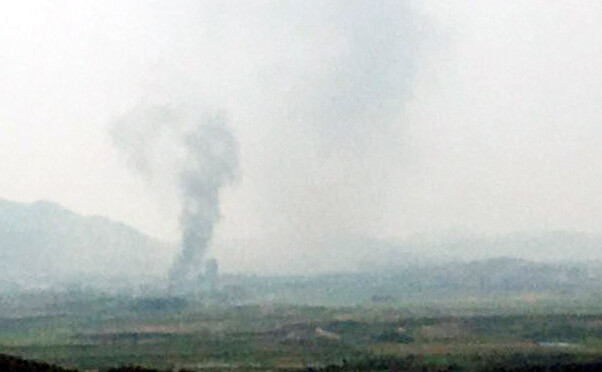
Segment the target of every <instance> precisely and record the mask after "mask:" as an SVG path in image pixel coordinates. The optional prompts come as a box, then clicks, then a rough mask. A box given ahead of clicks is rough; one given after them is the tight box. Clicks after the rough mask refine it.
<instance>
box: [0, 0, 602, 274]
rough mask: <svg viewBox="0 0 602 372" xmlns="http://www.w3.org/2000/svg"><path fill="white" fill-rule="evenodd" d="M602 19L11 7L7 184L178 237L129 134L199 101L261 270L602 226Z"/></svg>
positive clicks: (1, 186)
mask: <svg viewBox="0 0 602 372" xmlns="http://www.w3.org/2000/svg"><path fill="white" fill-rule="evenodd" d="M600 19H602V2H599V1H594V0H591V1H577V0H570V1H569V0H567V1H560V0H553V1H552V0H545V1H544V0H541V1H540V0H530V1H507V0H499V1H495V0H490V1H477V0H457V1H448V0H441V1H434V0H426V1H406V2H404V1H373V0H365V1H343V0H341V1H307V0H303V1H259V0H258V1H243V0H241V1H197V0H195V1H192V0H191V1H97V2H92V1H85V2H84V1H61V0H55V1H11V2H9V1H5V2H1V3H0V197H2V198H6V199H11V200H19V201H33V200H37V199H48V200H52V201H55V202H58V203H60V204H62V205H64V206H65V207H67V208H69V209H71V210H74V211H76V212H78V213H82V214H86V215H92V214H95V215H96V214H98V215H104V216H108V217H111V218H113V219H116V220H119V221H123V222H125V223H127V224H130V225H132V226H134V227H136V228H138V229H140V230H142V231H144V232H146V233H148V234H150V235H152V236H155V237H158V238H161V239H163V240H167V241H177V239H178V236H179V231H178V225H177V215H178V203H177V193H176V190H175V188H174V187H173V185H169V183H168V182H165V183H162V182H153V183H150V184H149V183H147V182H146V181H145V180H144V179H142V178H140V177H139V176H138V175H137V174H135V173H134V172H131V170H130V169H128V168H127V166H126V164H125V162H124V161H123V159H122V158H121V157H120V154H119V152H118V151H117V149H115V147H114V146H113V145H112V143H111V139H110V136H109V135H108V128H109V127H110V125H111V122H112V121H113V120H114V119H115V118H116V117H119V116H120V115H122V114H123V113H125V112H128V111H130V110H132V109H133V108H134V107H136V106H139V105H150V104H175V105H177V104H181V103H185V104H194V105H201V106H202V107H207V108H208V109H210V110H214V109H217V110H223V111H224V112H225V113H226V114H227V116H228V118H229V125H230V127H231V128H232V130H233V132H234V134H235V135H236V137H237V139H238V141H239V144H240V161H241V177H240V178H239V180H238V182H237V183H236V184H235V185H234V186H232V187H229V188H228V189H227V190H225V191H224V193H223V195H222V196H223V198H222V201H223V203H222V207H221V210H222V215H223V217H222V219H221V222H220V225H219V227H218V232H217V237H216V244H217V245H219V244H220V242H226V241H253V242H255V243H254V245H253V249H249V248H245V247H243V246H241V247H239V248H236V249H235V250H230V251H227V252H228V253H227V254H228V255H230V256H232V254H233V253H236V254H237V255H238V256H240V257H242V258H240V260H242V261H245V260H246V261H245V262H261V261H262V260H265V259H266V258H268V257H271V258H273V259H275V260H276V261H278V260H282V262H285V261H286V260H287V257H289V258H290V257H296V255H297V256H299V255H301V256H303V255H307V254H314V253H315V254H318V255H319V250H320V246H319V244H317V245H316V246H313V247H312V245H311V244H307V243H306V242H307V241H315V240H320V239H321V238H322V237H324V236H348V235H353V236H357V235H366V236H371V237H376V238H403V237H407V236H409V235H412V234H416V233H425V232H426V233H430V232H440V231H449V230H454V231H468V232H475V233H487V234H489V233H505V232H510V231H517V230H520V231H524V230H556V229H563V230H577V231H593V232H602V196H601V195H602V193H601V191H600V190H602V122H601V118H602V22H600ZM308 252H309V253H308ZM215 254H216V255H217V256H220V253H219V252H217V253H215ZM223 254H224V255H225V254H226V253H223ZM224 259H226V258H224ZM231 264H232V265H236V264H237V262H236V261H231Z"/></svg>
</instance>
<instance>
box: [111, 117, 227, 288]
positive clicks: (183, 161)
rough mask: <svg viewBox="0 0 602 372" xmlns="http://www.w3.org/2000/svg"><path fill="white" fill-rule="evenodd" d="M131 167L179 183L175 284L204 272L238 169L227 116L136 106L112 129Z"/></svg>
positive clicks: (171, 279) (117, 143)
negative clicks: (222, 202) (224, 197)
mask: <svg viewBox="0 0 602 372" xmlns="http://www.w3.org/2000/svg"><path fill="white" fill-rule="evenodd" d="M110 134H111V138H112V139H113V142H114V143H115V145H116V146H117V147H118V148H119V149H120V150H121V151H122V152H123V154H124V155H125V157H126V160H127V162H128V164H129V165H130V166H131V167H132V168H133V169H135V170H136V171H137V172H139V173H140V174H142V175H143V176H144V177H145V178H147V179H153V178H158V177H161V178H164V179H167V180H171V182H175V183H177V185H176V186H177V189H178V191H179V193H180V202H181V209H180V228H181V233H182V242H181V250H180V252H179V254H178V256H177V257H176V258H175V261H174V264H173V266H172V268H171V270H170V273H169V276H170V282H171V285H172V286H178V285H181V284H182V283H185V282H186V281H188V280H190V279H192V278H193V277H194V276H196V275H198V274H199V271H200V268H201V267H202V261H203V258H204V255H205V252H206V250H207V248H208V246H209V244H210V242H211V238H212V235H213V230H214V227H215V225H216V223H217V221H218V219H219V193H220V190H221V188H222V187H223V186H225V185H228V184H229V183H231V182H232V181H233V180H234V179H235V178H236V174H237V171H238V145H237V142H236V139H235V138H234V136H233V135H232V133H231V132H230V131H229V130H228V128H227V126H226V125H225V118H224V116H223V115H206V114H205V115H194V114H193V115H190V114H186V113H185V112H184V111H183V110H177V109H173V108H171V107H165V106H152V107H146V108H137V109H135V110H133V111H132V112H130V113H128V114H126V115H124V116H122V117H120V118H119V119H118V120H116V121H115V122H114V123H113V126H112V127H111V130H110Z"/></svg>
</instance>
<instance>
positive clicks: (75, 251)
mask: <svg viewBox="0 0 602 372" xmlns="http://www.w3.org/2000/svg"><path fill="white" fill-rule="evenodd" d="M173 252H174V251H173V248H172V247H170V246H169V245H168V244H165V243H163V242H159V241H157V240H155V239H152V238H150V237H148V236H146V235H144V234H143V233H141V232H139V231H137V230H135V229H133V228H131V227H128V226H126V225H125V224H122V223H119V222H115V221H112V220H110V219H107V218H104V217H98V216H92V217H87V216H81V215H78V214H76V213H73V212H71V211H69V210H67V209H65V208H63V207H61V206H60V205H58V204H56V203H52V202H48V201H37V202H33V203H20V202H14V201H8V200H4V199H0V280H5V281H6V280H11V279H15V280H16V279H17V278H18V279H19V281H23V280H26V281H30V282H32V283H39V284H51V283H55V282H56V281H59V280H65V279H69V278H71V277H76V276H82V275H84V276H87V277H96V278H101V279H102V278H105V279H106V280H109V279H114V278H117V277H123V278H132V277H137V276H158V275H165V273H166V272H167V268H168V266H169V264H170V263H171V259H172V256H173Z"/></svg>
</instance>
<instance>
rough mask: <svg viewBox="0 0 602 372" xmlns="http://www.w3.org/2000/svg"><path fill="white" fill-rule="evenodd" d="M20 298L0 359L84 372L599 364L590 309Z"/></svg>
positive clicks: (4, 329) (4, 324)
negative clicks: (105, 371) (22, 303)
mask: <svg viewBox="0 0 602 372" xmlns="http://www.w3.org/2000/svg"><path fill="white" fill-rule="evenodd" d="M25 302H27V303H28V304H29V305H30V306H29V307H23V311H21V312H20V313H19V314H13V316H7V315H6V314H5V316H4V317H3V318H2V319H1V320H0V353H3V354H9V355H15V356H20V357H23V358H26V359H35V360H39V361H44V362H49V363H53V364H56V365H59V366H62V367H65V368H74V369H80V370H86V369H101V370H102V369H108V368H112V367H118V366H124V365H137V366H144V367H147V368H153V369H160V370H178V369H186V370H207V369H210V370H233V369H236V370H266V369H270V370H307V369H327V370H366V369H368V370H388V369H401V370H413V369H420V370H423V369H424V370H448V369H456V370H458V369H460V370H486V369H488V368H493V367H495V366H498V367H500V366H502V365H503V366H506V367H508V366H514V367H513V368H514V369H515V370H520V368H522V367H521V366H523V367H524V366H525V365H529V363H531V364H533V363H540V364H541V365H549V366H556V367H555V368H556V370H558V368H560V367H558V366H560V365H561V364H562V365H564V366H565V367H566V368H569V365H573V366H575V365H581V366H585V365H586V364H587V363H589V364H587V365H594V364H595V363H598V357H599V356H602V312H598V311H597V310H596V309H594V308H592V309H591V311H589V312H586V311H573V312H572V313H558V312H556V311H550V312H547V313H546V312H544V311H541V310H542V309H539V308H533V309H532V310H533V311H530V312H525V311H522V310H520V309H518V310H517V309H516V308H513V307H507V308H505V309H500V308H497V311H494V309H493V308H488V307H487V306H484V307H483V308H482V310H483V311H481V312H480V313H478V312H476V311H474V309H472V308H471V309H472V310H470V311H469V310H466V309H465V310H464V311H463V312H462V311H460V310H458V308H456V310H455V311H451V310H450V309H451V307H448V308H447V310H445V309H446V308H445V307H444V306H443V305H441V306H440V307H439V308H436V307H433V306H434V305H430V306H428V307H426V308H422V309H420V308H418V307H412V306H410V304H408V305H407V306H397V305H396V306H393V305H386V306H385V305H379V306H376V305H374V306H355V307H322V306H291V305H274V304H249V305H244V306H242V305H241V306H232V305H220V304H211V305H209V304H206V303H202V302H183V301H179V300H174V299H152V300H143V301H141V300H139V299H138V300H136V299H131V298H119V297H105V298H96V299H87V300H85V301H84V300H81V301H64V302H60V301H58V300H55V301H54V302H52V306H50V305H49V303H48V302H47V301H42V300H40V299H39V298H36V297H35V296H34V297H31V298H29V299H28V300H27V301H25ZM34 305H35V306H34ZM449 306H452V305H449ZM442 309H443V310H442ZM444 310H445V311H444ZM519 310H520V311H519ZM445 313H447V314H450V313H454V315H445ZM563 363H564V364H563ZM567 363H568V364H567ZM571 363H573V364H571ZM575 363H576V364H575ZM592 363H594V364H592ZM500 368H501V367H500ZM575 368H576V367H575ZM584 368H585V367H584ZM506 369H507V370H508V368H506Z"/></svg>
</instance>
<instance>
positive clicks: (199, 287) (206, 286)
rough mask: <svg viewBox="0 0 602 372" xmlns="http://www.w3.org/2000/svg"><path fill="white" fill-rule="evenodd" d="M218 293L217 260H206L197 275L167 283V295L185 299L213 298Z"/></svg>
mask: <svg viewBox="0 0 602 372" xmlns="http://www.w3.org/2000/svg"><path fill="white" fill-rule="evenodd" d="M218 291H219V266H218V263H217V260H216V259H214V258H210V259H208V260H206V262H205V265H204V267H203V268H202V269H201V270H199V272H198V273H196V274H194V275H191V276H189V277H186V278H181V279H180V280H177V281H175V280H172V281H171V282H170V283H169V295H171V296H186V297H191V296H192V297H208V296H214V295H216V294H217V293H218Z"/></svg>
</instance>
